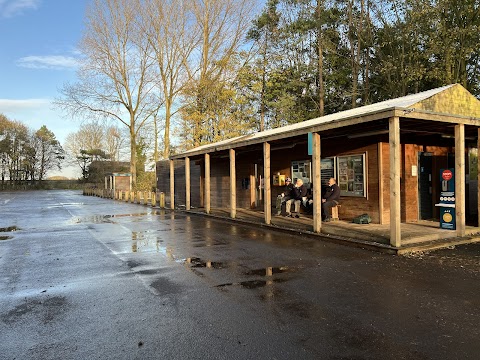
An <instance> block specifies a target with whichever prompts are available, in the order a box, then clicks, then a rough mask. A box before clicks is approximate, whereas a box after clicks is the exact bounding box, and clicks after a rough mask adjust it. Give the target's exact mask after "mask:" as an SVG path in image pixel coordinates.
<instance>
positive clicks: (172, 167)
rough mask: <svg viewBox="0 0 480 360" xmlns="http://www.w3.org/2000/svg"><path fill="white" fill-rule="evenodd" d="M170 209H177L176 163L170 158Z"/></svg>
mask: <svg viewBox="0 0 480 360" xmlns="http://www.w3.org/2000/svg"><path fill="white" fill-rule="evenodd" d="M170 209H172V210H175V163H174V160H170Z"/></svg>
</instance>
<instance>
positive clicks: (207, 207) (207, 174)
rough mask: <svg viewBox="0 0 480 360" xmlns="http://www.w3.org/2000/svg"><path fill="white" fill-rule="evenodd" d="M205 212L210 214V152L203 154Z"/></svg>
mask: <svg viewBox="0 0 480 360" xmlns="http://www.w3.org/2000/svg"><path fill="white" fill-rule="evenodd" d="M204 193H205V198H204V203H205V212H206V213H207V214H210V154H205V191H204Z"/></svg>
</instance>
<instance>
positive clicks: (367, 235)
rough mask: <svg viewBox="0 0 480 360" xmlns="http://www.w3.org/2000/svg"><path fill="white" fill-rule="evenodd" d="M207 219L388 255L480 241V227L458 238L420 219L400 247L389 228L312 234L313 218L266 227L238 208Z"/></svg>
mask: <svg viewBox="0 0 480 360" xmlns="http://www.w3.org/2000/svg"><path fill="white" fill-rule="evenodd" d="M189 213H196V214H203V215H207V214H205V210H204V209H203V208H195V209H192V210H190V211H189ZM208 216H213V217H217V218H222V219H225V220H230V221H237V222H243V223H247V224H251V225H261V226H266V227H271V228H275V229H277V230H283V231H293V232H295V233H300V234H304V235H309V236H311V235H313V236H317V237H320V238H322V239H327V240H330V241H334V242H340V243H345V244H350V245H356V246H360V247H367V248H373V249H377V250H383V251H386V252H391V253H407V252H413V251H428V250H433V249H438V248H445V247H449V246H454V245H459V244H465V243H471V242H476V241H480V228H478V227H473V226H467V227H466V235H465V236H464V237H458V236H457V233H456V231H454V230H445V229H441V228H440V224H439V222H438V221H427V220H420V221H418V222H411V223H402V224H401V225H400V229H401V234H402V235H401V236H402V239H401V247H400V248H396V247H393V246H391V245H390V225H389V224H386V225H381V224H373V223H370V224H355V223H353V222H351V221H345V220H338V221H331V222H323V223H322V229H321V233H320V234H318V233H314V232H313V219H312V215H308V214H301V217H300V218H298V219H297V218H290V217H285V216H275V215H272V223H271V225H267V224H265V220H264V212H263V211H259V210H247V209H237V210H236V217H235V219H232V218H231V217H230V209H228V208H214V209H213V208H212V209H211V211H210V214H208Z"/></svg>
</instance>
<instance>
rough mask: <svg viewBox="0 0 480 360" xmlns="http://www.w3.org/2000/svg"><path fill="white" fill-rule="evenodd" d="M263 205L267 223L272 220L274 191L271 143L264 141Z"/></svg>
mask: <svg viewBox="0 0 480 360" xmlns="http://www.w3.org/2000/svg"><path fill="white" fill-rule="evenodd" d="M263 191H264V195H263V205H264V212H265V224H271V222H272V191H271V188H270V143H268V142H264V143H263Z"/></svg>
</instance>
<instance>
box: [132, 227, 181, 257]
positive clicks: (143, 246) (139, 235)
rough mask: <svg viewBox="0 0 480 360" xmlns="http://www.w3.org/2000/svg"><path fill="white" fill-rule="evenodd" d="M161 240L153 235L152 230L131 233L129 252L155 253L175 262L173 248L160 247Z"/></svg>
mask: <svg viewBox="0 0 480 360" xmlns="http://www.w3.org/2000/svg"><path fill="white" fill-rule="evenodd" d="M162 243H163V240H162V239H161V238H160V236H159V235H155V231H154V230H147V231H142V232H138V231H132V243H131V251H132V252H133V253H137V252H157V253H161V254H163V255H165V256H166V257H167V258H169V259H171V260H175V256H174V255H173V248H172V247H170V246H164V245H162Z"/></svg>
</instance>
